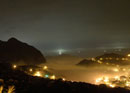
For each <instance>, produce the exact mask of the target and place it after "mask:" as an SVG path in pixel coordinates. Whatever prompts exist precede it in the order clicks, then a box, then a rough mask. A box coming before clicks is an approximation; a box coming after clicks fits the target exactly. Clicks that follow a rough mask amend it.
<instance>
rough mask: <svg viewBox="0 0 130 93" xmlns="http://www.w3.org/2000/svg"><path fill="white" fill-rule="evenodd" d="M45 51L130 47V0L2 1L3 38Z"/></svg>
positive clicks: (0, 36) (0, 35) (0, 24)
mask: <svg viewBox="0 0 130 93" xmlns="http://www.w3.org/2000/svg"><path fill="white" fill-rule="evenodd" d="M10 37H16V38H18V39H19V40H21V41H24V42H27V43H29V44H31V45H33V46H35V47H37V48H38V49H40V50H41V51H42V52H43V53H50V52H53V51H56V50H58V49H64V50H67V51H81V50H86V51H90V50H92V51H96V50H99V49H101V50H104V49H111V48H128V47H130V0H1V1H0V40H8V39H9V38H10Z"/></svg>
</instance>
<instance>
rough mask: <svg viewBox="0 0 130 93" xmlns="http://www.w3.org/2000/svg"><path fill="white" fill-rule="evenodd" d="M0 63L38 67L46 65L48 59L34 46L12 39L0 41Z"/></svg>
mask: <svg viewBox="0 0 130 93" xmlns="http://www.w3.org/2000/svg"><path fill="white" fill-rule="evenodd" d="M0 61H1V62H10V63H23V64H33V65H35V64H36V65H37V64H42V63H45V62H46V59H45V58H44V56H43V55H42V53H41V52H40V51H39V50H37V49H36V48H34V47H33V46H30V45H28V44H26V43H23V42H21V41H19V40H17V39H16V38H10V39H9V40H8V41H0Z"/></svg>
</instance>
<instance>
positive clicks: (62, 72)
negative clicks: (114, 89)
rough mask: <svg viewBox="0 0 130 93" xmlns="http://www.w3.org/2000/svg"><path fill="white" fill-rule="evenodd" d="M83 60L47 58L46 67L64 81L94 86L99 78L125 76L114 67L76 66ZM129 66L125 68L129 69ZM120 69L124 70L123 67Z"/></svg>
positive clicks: (124, 73)
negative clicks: (63, 78) (64, 79)
mask: <svg viewBox="0 0 130 93" xmlns="http://www.w3.org/2000/svg"><path fill="white" fill-rule="evenodd" d="M81 60H83V58H73V57H72V58H71V57H69V58H67V57H53V58H47V63H46V64H44V65H47V66H48V67H49V68H50V71H51V72H52V73H54V74H55V75H56V76H59V77H65V78H66V80H71V81H78V82H87V83H92V84H95V80H96V79H97V78H99V77H103V76H108V77H114V76H121V75H126V74H128V73H126V72H116V71H114V70H115V69H118V68H117V67H116V66H106V65H101V66H99V65H98V66H93V65H92V66H87V67H81V66H77V65H76V64H77V63H79V62H80V61H81ZM129 67H130V66H127V67H126V66H125V68H129ZM120 68H124V67H123V66H122V67H121V66H120Z"/></svg>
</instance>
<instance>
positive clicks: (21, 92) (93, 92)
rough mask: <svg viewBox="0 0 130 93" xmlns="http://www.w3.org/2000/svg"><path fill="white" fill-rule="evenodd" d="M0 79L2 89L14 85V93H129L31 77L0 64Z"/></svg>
mask: <svg viewBox="0 0 130 93" xmlns="http://www.w3.org/2000/svg"><path fill="white" fill-rule="evenodd" d="M0 79H3V80H4V82H3V84H2V85H3V86H4V88H7V86H10V85H14V86H15V92H16V93H130V91H129V90H125V89H122V88H108V87H106V86H105V85H99V86H97V85H92V84H88V83H83V82H70V81H62V80H60V79H59V80H50V79H44V78H38V77H33V76H29V75H26V74H25V73H23V72H22V71H19V70H17V69H12V68H11V65H9V64H8V63H6V64H5V63H4V64H3V63H0Z"/></svg>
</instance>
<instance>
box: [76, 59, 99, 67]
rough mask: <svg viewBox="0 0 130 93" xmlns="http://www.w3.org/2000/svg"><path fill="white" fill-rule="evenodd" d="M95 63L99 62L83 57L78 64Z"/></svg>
mask: <svg viewBox="0 0 130 93" xmlns="http://www.w3.org/2000/svg"><path fill="white" fill-rule="evenodd" d="M94 64H97V63H96V62H95V61H93V60H87V59H83V60H81V61H80V62H79V63H78V64H77V65H81V66H86V65H94Z"/></svg>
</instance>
